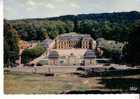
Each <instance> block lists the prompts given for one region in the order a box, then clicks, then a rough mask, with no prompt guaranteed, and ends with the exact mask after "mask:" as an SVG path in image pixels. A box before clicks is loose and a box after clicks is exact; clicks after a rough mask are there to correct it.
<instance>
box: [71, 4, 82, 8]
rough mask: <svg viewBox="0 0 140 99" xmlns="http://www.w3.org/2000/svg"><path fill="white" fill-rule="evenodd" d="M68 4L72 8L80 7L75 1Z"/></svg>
mask: <svg viewBox="0 0 140 99" xmlns="http://www.w3.org/2000/svg"><path fill="white" fill-rule="evenodd" d="M70 6H71V7H72V8H76V9H79V8H80V6H79V5H78V4H76V3H71V4H70Z"/></svg>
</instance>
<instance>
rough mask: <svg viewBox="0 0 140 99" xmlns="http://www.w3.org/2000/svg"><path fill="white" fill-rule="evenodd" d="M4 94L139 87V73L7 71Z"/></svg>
mask: <svg viewBox="0 0 140 99" xmlns="http://www.w3.org/2000/svg"><path fill="white" fill-rule="evenodd" d="M4 75H5V77H4V92H5V94H60V93H63V92H67V91H71V90H72V91H73V90H75V91H87V90H109V91H110V90H111V91H113V90H116V89H118V90H120V89H121V90H129V87H131V86H132V87H137V88H138V89H139V88H140V75H131V76H130V75H129V76H121V77H114V76H113V77H87V78H83V77H79V76H78V75H74V74H64V73H63V74H56V75H55V76H50V77H47V76H45V75H43V74H27V73H26V74H25V73H17V72H8V73H5V74H4Z"/></svg>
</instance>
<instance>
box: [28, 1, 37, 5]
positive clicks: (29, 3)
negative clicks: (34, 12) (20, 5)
mask: <svg viewBox="0 0 140 99" xmlns="http://www.w3.org/2000/svg"><path fill="white" fill-rule="evenodd" d="M27 5H29V6H36V2H34V1H33V0H28V1H27Z"/></svg>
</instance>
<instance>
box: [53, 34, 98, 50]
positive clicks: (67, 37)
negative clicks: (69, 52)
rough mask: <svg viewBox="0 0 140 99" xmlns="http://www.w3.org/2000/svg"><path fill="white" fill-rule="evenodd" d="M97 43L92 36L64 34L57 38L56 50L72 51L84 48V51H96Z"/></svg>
mask: <svg viewBox="0 0 140 99" xmlns="http://www.w3.org/2000/svg"><path fill="white" fill-rule="evenodd" d="M95 46H96V45H95V42H93V39H92V38H91V36H90V35H87V34H85V35H84V34H74V33H73V34H72V33H70V34H63V35H60V36H58V37H57V38H56V40H55V48H56V49H70V48H83V49H94V48H95Z"/></svg>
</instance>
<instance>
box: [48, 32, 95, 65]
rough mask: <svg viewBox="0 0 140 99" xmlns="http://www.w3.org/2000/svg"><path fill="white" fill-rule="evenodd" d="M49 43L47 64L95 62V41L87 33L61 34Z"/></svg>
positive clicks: (85, 63)
mask: <svg viewBox="0 0 140 99" xmlns="http://www.w3.org/2000/svg"><path fill="white" fill-rule="evenodd" d="M50 45H51V47H49V48H48V53H47V60H48V65H94V64H96V60H95V58H96V54H95V48H96V41H95V40H94V39H93V38H92V37H91V36H90V35H88V34H76V33H68V34H62V35H59V36H57V37H56V39H54V40H53V42H52V43H51V44H50Z"/></svg>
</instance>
